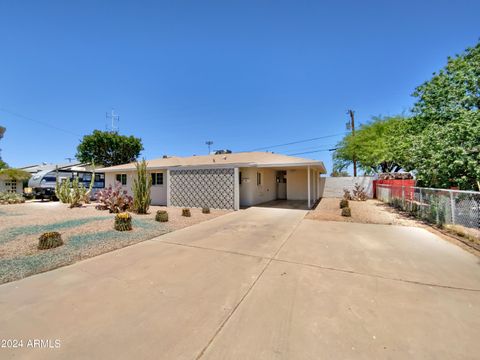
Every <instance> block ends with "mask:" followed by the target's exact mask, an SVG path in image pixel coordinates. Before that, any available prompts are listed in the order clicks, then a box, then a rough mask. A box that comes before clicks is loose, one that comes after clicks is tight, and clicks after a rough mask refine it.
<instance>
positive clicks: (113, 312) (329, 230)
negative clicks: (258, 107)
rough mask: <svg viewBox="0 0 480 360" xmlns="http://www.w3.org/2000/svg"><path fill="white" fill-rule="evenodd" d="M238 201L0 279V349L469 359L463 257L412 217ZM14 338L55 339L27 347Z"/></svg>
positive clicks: (471, 318) (473, 301)
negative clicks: (154, 234)
mask: <svg viewBox="0 0 480 360" xmlns="http://www.w3.org/2000/svg"><path fill="white" fill-rule="evenodd" d="M304 214H305V212H304V211H301V210H286V209H268V208H250V209H248V210H245V211H240V212H235V213H231V214H228V215H225V216H223V217H220V218H216V219H214V220H211V221H208V222H205V223H201V224H199V225H195V226H192V227H190V228H186V229H183V230H179V231H176V232H174V233H170V234H167V235H164V236H162V237H159V238H156V239H153V240H150V241H146V242H143V243H140V244H137V245H134V246H131V247H128V248H124V249H122V250H119V251H115V252H111V253H108V254H105V255H102V256H98V257H95V258H92V259H89V260H86V261H82V262H79V263H77V264H75V265H72V266H68V267H64V268H61V269H58V270H54V271H50V272H47V273H44V274H40V275H36V276H32V277H30V278H26V279H23V280H21V281H16V282H13V283H9V284H5V285H2V286H0V333H1V336H0V337H1V338H2V339H23V344H24V348H21V349H6V348H0V358H2V359H5V358H16V359H17V358H25V359H27V358H28V359H32V358H33V359H36V358H44V359H52V358H53V359H65V358H68V359H92V358H101V359H132V358H135V359H199V358H202V359H242V360H243V359H320V358H325V359H331V358H342V359H344V358H358V359H373V358H382V359H383V358H390V359H405V358H422V359H436V358H448V359H473V358H476V357H477V356H478V354H479V353H480V344H479V342H478V339H477V337H478V336H477V334H478V331H479V330H480V265H479V261H478V259H477V258H475V257H474V256H473V255H470V254H468V253H466V252H464V251H463V250H461V249H460V248H457V247H456V246H454V245H452V244H450V243H448V242H445V241H443V240H441V239H439V238H437V237H435V236H434V235H432V234H430V233H429V232H427V231H425V230H423V229H418V228H407V227H396V226H383V225H365V224H353V223H339V222H338V223H337V222H320V221H314V220H303V216H304ZM28 339H42V340H52V346H53V347H54V343H53V341H54V340H55V339H59V340H60V341H61V346H60V348H54V349H39V348H35V349H31V348H29V349H27V348H26V345H27V341H28Z"/></svg>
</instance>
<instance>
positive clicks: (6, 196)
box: [0, 192, 25, 205]
mask: <svg viewBox="0 0 480 360" xmlns="http://www.w3.org/2000/svg"><path fill="white" fill-rule="evenodd" d="M24 202H25V198H24V197H23V196H22V195H20V194H17V193H10V192H0V205H7V204H20V203H24Z"/></svg>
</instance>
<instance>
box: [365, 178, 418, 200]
mask: <svg viewBox="0 0 480 360" xmlns="http://www.w3.org/2000/svg"><path fill="white" fill-rule="evenodd" d="M382 184H383V185H390V186H391V187H392V195H394V196H395V197H402V191H404V194H405V198H406V199H410V200H413V198H414V190H413V189H412V187H413V186H415V180H413V179H409V180H373V197H374V198H377V185H382Z"/></svg>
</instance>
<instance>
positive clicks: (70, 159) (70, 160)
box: [65, 158, 74, 163]
mask: <svg viewBox="0 0 480 360" xmlns="http://www.w3.org/2000/svg"><path fill="white" fill-rule="evenodd" d="M73 159H74V158H65V160H68V162H69V163H71V162H72V160H73Z"/></svg>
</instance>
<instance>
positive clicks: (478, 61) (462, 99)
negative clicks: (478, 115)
mask: <svg viewBox="0 0 480 360" xmlns="http://www.w3.org/2000/svg"><path fill="white" fill-rule="evenodd" d="M413 96H415V97H417V98H418V100H417V102H416V103H415V105H414V107H413V113H414V114H415V118H416V122H417V123H418V125H420V126H426V125H428V124H431V123H432V122H435V123H441V124H443V123H446V122H448V121H452V120H455V119H456V118H457V117H458V116H459V115H460V114H462V113H463V112H464V111H478V110H479V109H480V42H479V43H478V44H477V45H475V46H474V47H473V48H467V49H466V50H465V52H463V53H462V54H460V55H457V56H456V57H455V58H451V57H449V58H448V61H447V65H446V66H445V67H444V68H443V69H442V70H440V71H439V72H438V73H433V77H432V78H431V79H430V80H428V81H426V82H425V83H423V84H422V85H420V86H418V87H417V88H416V89H415V92H414V93H413Z"/></svg>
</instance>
